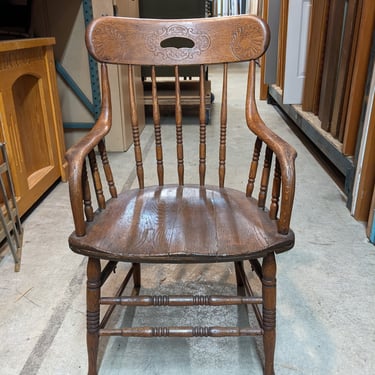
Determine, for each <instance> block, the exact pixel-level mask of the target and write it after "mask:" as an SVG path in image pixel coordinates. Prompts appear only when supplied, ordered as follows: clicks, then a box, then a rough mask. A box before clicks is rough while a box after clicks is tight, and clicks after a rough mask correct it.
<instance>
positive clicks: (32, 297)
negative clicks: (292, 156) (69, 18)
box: [0, 65, 375, 375]
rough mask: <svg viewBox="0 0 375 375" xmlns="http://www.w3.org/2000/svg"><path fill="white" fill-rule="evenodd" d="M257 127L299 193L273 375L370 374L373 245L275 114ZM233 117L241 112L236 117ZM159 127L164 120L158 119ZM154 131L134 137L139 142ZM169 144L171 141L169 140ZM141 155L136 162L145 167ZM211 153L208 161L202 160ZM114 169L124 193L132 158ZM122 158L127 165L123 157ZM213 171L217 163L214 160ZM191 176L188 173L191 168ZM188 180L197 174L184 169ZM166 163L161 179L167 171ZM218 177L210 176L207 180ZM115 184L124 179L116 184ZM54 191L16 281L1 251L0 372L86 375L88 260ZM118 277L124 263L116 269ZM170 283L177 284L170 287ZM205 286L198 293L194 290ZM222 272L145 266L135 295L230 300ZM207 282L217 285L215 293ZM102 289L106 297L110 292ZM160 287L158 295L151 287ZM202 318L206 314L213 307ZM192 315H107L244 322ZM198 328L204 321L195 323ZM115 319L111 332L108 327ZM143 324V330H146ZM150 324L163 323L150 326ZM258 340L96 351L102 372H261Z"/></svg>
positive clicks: (40, 211) (227, 315) (233, 156)
mask: <svg viewBox="0 0 375 375" xmlns="http://www.w3.org/2000/svg"><path fill="white" fill-rule="evenodd" d="M218 73H220V72H218V71H217V69H216V68H211V69H210V78H211V80H212V82H213V92H214V93H215V95H216V100H215V103H214V104H213V113H212V121H211V122H212V125H210V126H209V127H208V134H209V137H212V138H214V137H215V136H217V135H218V133H219V131H218V126H217V125H213V124H215V121H216V120H217V118H218V111H219V102H220V90H219V89H218V88H217V87H216V81H217V80H216V77H217V74H218ZM231 75H232V77H234V78H235V80H236V83H235V85H234V86H233V87H232V88H231V94H230V96H229V97H230V103H231V104H230V107H231V109H232V110H234V112H236V111H237V112H238V108H237V107H238V103H239V99H240V98H241V95H243V94H242V93H241V92H242V91H241V90H242V87H241V86H243V85H242V83H243V76H244V75H243V66H241V65H239V66H237V67H235V68H231ZM259 110H260V113H261V115H262V117H263V118H264V120H265V121H266V123H267V124H268V125H269V126H270V127H271V128H272V129H273V130H274V131H276V132H277V133H279V134H280V135H282V136H283V137H284V138H285V139H286V140H287V141H289V142H290V143H291V144H293V145H294V147H295V148H296V149H297V151H298V153H299V156H298V159H297V165H296V168H297V187H296V198H295V209H294V216H293V220H292V227H293V229H294V231H295V234H296V245H295V248H294V249H293V250H291V251H290V252H288V253H285V254H281V255H280V256H278V257H277V261H278V295H277V296H278V315H277V347H276V358H275V367H276V373H277V374H283V375H284V374H285V375H287V374H288V375H289V374H311V375H312V374H314V375H315V374H316V375H328V374H340V375H341V374H362V375H366V374H369V375H370V374H374V373H375V363H374V353H375V323H374V319H373V316H374V306H375V303H374V302H375V298H374V297H375V281H374V279H375V278H374V274H375V248H374V246H372V245H371V244H369V243H368V241H367V239H366V236H365V227H364V225H363V224H362V223H359V222H356V221H355V220H354V219H353V218H352V217H351V216H350V213H349V211H348V210H347V208H346V206H345V198H344V196H343V194H342V192H341V191H340V189H339V188H338V187H337V186H336V185H335V183H334V182H333V180H332V179H331V177H330V176H328V175H327V173H326V172H325V170H324V169H323V168H322V167H321V165H320V164H319V163H318V162H317V161H316V160H315V159H314V157H313V156H312V155H311V154H310V153H309V152H308V151H307V150H306V148H305V147H304V145H303V144H302V142H301V141H300V140H299V139H298V138H297V137H296V136H295V134H294V133H293V132H292V131H291V130H290V128H289V127H288V126H287V125H286V124H285V123H284V122H283V120H282V119H281V118H280V116H279V114H278V113H277V112H276V111H275V110H274V108H273V107H271V106H269V105H267V104H266V103H265V102H260V103H259ZM241 114H242V113H241ZM238 118H239V116H238V114H235V116H234V117H229V119H228V122H229V124H230V125H229V130H228V131H229V132H230V133H232V135H234V136H235V137H236V145H235V146H234V147H232V148H230V149H229V150H228V159H229V165H236V161H238V160H239V159H240V158H242V157H243V156H244V155H243V154H244V150H246V147H247V146H246V144H244V143H243V142H244V141H243V139H244V137H243V136H242V134H243V132H244V131H246V129H245V126H244V124H243V120H238ZM164 122H168V120H165V121H164ZM163 134H164V137H165V139H166V146H165V147H168V146H169V145H171V147H174V146H172V144H173V142H174V137H175V134H174V129H173V127H172V126H169V125H168V124H165V125H164V126H163ZM197 134H199V132H198V130H197V127H196V126H195V125H193V124H187V125H186V126H185V127H184V135H185V140H186V141H187V144H186V146H185V147H186V150H185V153H186V156H185V159H186V160H188V155H189V154H190V152H191V153H193V152H195V150H193V149H191V148H190V146H189V142H188V140H189V139H192V137H195V136H197ZM151 136H152V128H151V127H150V126H147V127H146V129H145V131H144V132H143V135H142V140H143V141H144V142H145V143H146V144H148V142H149V141H150V139H151ZM168 139H169V140H170V141H168ZM153 154H154V151H153V149H152V148H149V151H148V152H146V154H145V155H144V156H145V165H147V164H148V163H150V161H149V160H151V159H153ZM209 155H210V153H209ZM111 157H112V159H113V163H112V167H113V169H114V170H115V172H116V173H117V174H118V175H119V176H118V178H117V184H118V185H119V186H121V184H124V186H131V185H132V184H133V183H134V173H132V172H130V173H129V171H128V172H127V171H126V163H127V161H128V160H132V159H133V155H132V153H131V152H128V153H114V154H112V155H111ZM129 158H130V159H129ZM215 163H216V159H215ZM190 167H192V168H190ZM186 169H187V180H189V179H190V178H191V177H192V176H193V174H195V172H196V168H195V164H194V163H192V164H189V162H187V164H186ZM174 170H175V167H174V166H172V167H171V170H170V172H168V173H174ZM246 175H247V171H242V170H241V169H239V168H234V171H232V172H228V177H227V179H228V183H229V185H233V186H235V187H238V188H243V185H244V183H245V181H246ZM211 178H212V179H214V178H216V172H215V174H214V175H212V176H211V175H209V176H208V180H210V179H211ZM121 181H122V182H121ZM67 188H68V187H67V185H66V184H64V183H60V184H58V185H57V186H56V187H55V188H54V189H53V191H51V193H50V194H49V195H48V196H47V197H46V198H45V200H44V201H43V202H42V203H41V204H40V205H39V206H38V207H36V209H35V210H34V211H33V212H32V213H31V215H30V216H29V217H27V219H26V220H25V222H24V230H25V235H24V247H23V255H22V267H21V272H19V273H14V272H13V267H14V264H13V259H12V257H11V256H10V254H9V252H7V253H5V254H4V253H3V254H2V259H1V262H0V337H1V344H0V374H1V375H7V374H11V375H13V374H24V375H30V374H41V375H43V374H84V373H86V369H87V365H86V350H85V324H86V323H85V304H84V301H85V265H86V262H85V260H84V259H83V258H82V257H80V256H78V255H76V254H74V253H72V252H71V251H70V250H69V248H68V245H67V237H68V235H69V233H70V232H71V231H72V220H71V214H70V208H69V199H68V189H67ZM119 268H120V269H119V271H118V273H117V274H116V275H119V274H121V270H122V269H125V268H126V265H121V267H119ZM176 280H177V284H176V285H175V284H174V283H175V281H176ZM200 282H201V283H202V284H203V286H202V285H201V284H200ZM234 282H235V280H234V274H233V269H232V268H231V266H230V265H225V264H224V265H223V264H220V265H213V266H211V267H206V266H183V267H178V266H168V267H162V268H159V269H155V268H153V267H151V266H146V267H145V268H144V273H143V283H144V284H143V288H144V290H143V291H144V292H146V293H147V292H150V293H152V292H154V293H164V292H166V291H167V290H169V289H170V288H172V291H176V290H177V289H178V290H179V289H181V288H182V287H185V288H187V289H188V291H194V292H195V293H215V292H216V293H218V292H221V291H223V292H224V293H225V292H230V291H232V290H234V289H235V285H234ZM215 283H216V284H215ZM113 286H114V284H110V285H109V286H108V289H113ZM157 288H158V289H157ZM210 311H211V310H210ZM200 312H202V314H201V316H202V315H203V318H202V317H200V318H197V315H196V314H195V310H191V309H183V310H177V311H176V310H174V309H167V310H162V311H160V310H158V311H156V310H154V309H147V310H142V309H137V310H132V309H128V310H127V311H126V312H125V313H124V314H122V313H118V315H117V316H115V317H114V321H115V324H127V323H128V324H129V323H131V324H133V325H137V324H149V323H148V320H150V319H151V320H152V321H153V322H154V323H155V322H156V321H157V320H158V319H161V320H163V319H164V318H165V316H167V317H168V319H169V320H171V321H172V322H174V321H176V322H177V318H178V316H181V315H182V316H183V317H184V318H186V319H187V321H188V322H189V324H194V322H196V323H197V320H198V319H199V320H198V322H199V323H202V324H206V323H205V322H206V321H207V324H214V325H215V324H216V325H217V324H225V323H229V324H231V322H232V323H234V324H235V323H236V322H240V323H241V321H242V320H244V319H246V317H245V314H244V311H243V310H241V309H239V310H238V309H237V308H235V307H233V308H230V309H229V310H221V309H216V310H214V311H213V312H208V311H207V310H206V309H205V308H200ZM202 320H203V322H202ZM116 322H117V323H116ZM151 324H152V323H151ZM156 324H158V325H162V324H163V323H161V324H160V322H159V323H156ZM260 353H261V342H260V341H259V340H258V339H253V338H223V339H212V338H203V339H199V338H194V339H183V338H179V339H168V338H161V339H146V340H145V339H143V340H140V339H136V338H134V339H125V338H121V339H110V340H103V341H102V344H101V354H100V359H101V361H100V362H101V365H100V366H101V367H100V372H101V374H125V373H129V374H146V375H148V374H177V373H180V374H181V375H182V374H184V375H185V374H191V375H195V374H216V375H219V374H254V375H255V374H261V373H262V365H261V355H260Z"/></svg>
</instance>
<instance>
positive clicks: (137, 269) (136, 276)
mask: <svg viewBox="0 0 375 375" xmlns="http://www.w3.org/2000/svg"><path fill="white" fill-rule="evenodd" d="M133 267H134V272H133V281H134V288H136V289H139V288H140V287H141V265H140V263H133Z"/></svg>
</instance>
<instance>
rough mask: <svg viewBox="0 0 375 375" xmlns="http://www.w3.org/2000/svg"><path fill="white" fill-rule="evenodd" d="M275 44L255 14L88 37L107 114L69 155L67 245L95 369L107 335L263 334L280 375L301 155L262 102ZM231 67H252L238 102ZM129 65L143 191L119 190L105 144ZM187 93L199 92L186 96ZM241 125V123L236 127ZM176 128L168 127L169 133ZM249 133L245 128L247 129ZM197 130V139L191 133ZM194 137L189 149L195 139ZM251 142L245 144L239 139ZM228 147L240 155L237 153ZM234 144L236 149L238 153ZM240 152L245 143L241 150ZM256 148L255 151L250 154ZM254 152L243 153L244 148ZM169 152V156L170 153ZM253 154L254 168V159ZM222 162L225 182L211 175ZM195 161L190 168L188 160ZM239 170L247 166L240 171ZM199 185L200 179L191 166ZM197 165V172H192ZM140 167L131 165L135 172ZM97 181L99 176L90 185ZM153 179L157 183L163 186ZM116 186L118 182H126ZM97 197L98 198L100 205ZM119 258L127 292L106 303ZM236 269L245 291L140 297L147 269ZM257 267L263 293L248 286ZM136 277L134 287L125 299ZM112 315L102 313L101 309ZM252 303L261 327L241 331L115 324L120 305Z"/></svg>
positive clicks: (150, 23) (92, 30)
mask: <svg viewBox="0 0 375 375" xmlns="http://www.w3.org/2000/svg"><path fill="white" fill-rule="evenodd" d="M268 43H269V30H268V26H267V25H266V23H265V22H264V21H263V20H261V19H260V18H257V17H255V16H250V15H241V16H233V17H220V18H198V19H178V20H177V19H176V20H173V19H172V20H171V19H168V20H157V19H152V20H151V19H135V18H134V19H133V18H121V17H101V18H98V19H96V20H94V21H93V22H92V23H91V24H90V25H89V26H88V28H87V31H86V45H87V48H88V51H89V53H90V54H91V55H92V56H93V57H94V58H95V59H96V60H97V61H98V62H99V63H100V64H101V81H102V110H101V114H100V116H99V118H98V120H97V121H96V124H95V125H94V127H93V128H92V129H91V131H90V132H89V133H88V134H87V135H85V136H84V137H83V139H81V140H80V141H79V142H78V143H77V144H76V145H75V146H73V147H71V148H70V149H69V150H68V152H67V154H66V158H67V160H68V162H69V172H70V175H69V192H70V200H71V207H72V212H73V220H74V227H75V230H74V232H73V233H72V234H71V235H70V237H69V246H70V248H71V249H72V250H73V251H74V252H76V253H78V254H81V255H84V256H87V257H88V266H87V350H88V373H89V374H96V373H97V372H98V369H97V362H98V358H97V357H98V346H99V338H100V337H101V336H112V335H114V336H138V337H155V336H181V337H193V336H212V337H222V336H244V335H251V336H252V335H261V336H263V343H264V374H267V375H271V374H274V350H275V332H276V261H275V255H276V254H278V253H282V252H284V251H287V250H289V249H291V248H292V247H293V246H294V234H293V231H292V230H291V229H290V227H289V226H290V219H291V213H292V207H293V199H294V185H295V172H294V160H295V157H296V152H295V150H294V149H293V147H292V146H290V145H289V144H288V143H286V142H285V141H283V140H282V139H281V138H280V137H279V136H278V135H276V134H275V133H274V132H273V131H271V130H270V129H269V128H268V127H267V126H266V125H265V123H264V122H263V121H262V119H261V117H260V115H259V113H258V110H257V106H256V100H255V71H256V60H257V59H259V57H261V56H262V55H263V54H264V52H265V50H266V48H267V46H268ZM234 63H243V64H244V63H246V64H248V75H247V84H246V87H247V88H246V92H245V93H244V95H243V101H242V102H243V103H238V102H236V103H233V100H232V101H231V96H230V95H229V94H228V90H229V87H230V84H229V81H230V74H229V71H230V68H231V66H232V65H234ZM109 64H117V65H126V66H127V77H126V79H124V81H126V82H127V84H128V94H129V111H130V113H129V115H130V119H131V127H132V135H133V150H134V158H135V167H134V170H135V172H136V176H137V180H138V186H137V187H135V188H130V189H124V190H123V191H121V193H118V192H117V190H116V186H115V182H114V181H115V179H114V173H112V170H111V167H110V162H109V158H110V155H109V156H108V155H107V151H106V146H105V141H104V138H105V136H106V135H107V134H108V133H109V132H110V130H111V125H112V104H111V93H110V87H109V78H108V65H109ZM212 64H221V65H222V66H223V67H222V72H223V77H222V89H221V93H220V94H221V104H220V106H221V107H220V111H219V120H218V124H217V125H215V124H211V125H210V127H214V126H217V128H218V137H217V140H216V151H215V152H213V151H212V150H213V148H212V145H211V143H212V141H213V139H212V138H213V137H211V136H210V135H211V132H208V130H211V129H209V128H208V127H207V103H208V102H210V100H211V92H210V91H208V90H207V76H208V73H207V72H208V69H210V66H211V65H212ZM191 65H193V66H198V67H199V69H198V71H199V73H198V77H197V78H196V83H197V85H196V87H197V95H198V96H199V101H198V106H199V113H198V119H197V122H198V123H199V124H198V125H197V127H194V126H193V125H189V126H192V127H194V129H195V128H196V129H197V137H196V143H197V146H196V149H197V156H196V159H195V161H194V162H192V161H191V160H190V159H189V160H188V159H186V160H185V158H190V151H191V146H190V145H191V143H192V142H194V140H193V139H191V136H189V137H188V139H187V138H186V135H185V136H184V133H185V132H188V129H186V127H185V126H184V125H183V124H184V118H185V116H184V113H185V112H184V111H185V106H186V105H188V104H189V103H190V102H189V101H190V100H192V99H191V97H190V96H191V95H192V94H189V93H188V94H186V92H185V83H186V82H185V81H186V77H185V76H184V74H185V73H184V72H185V70H184V69H185V68H186V67H187V66H191ZM138 66H149V72H150V74H149V75H150V77H146V78H145V77H144V79H145V80H146V79H147V80H150V88H151V104H152V118H153V126H154V142H155V158H156V161H155V163H154V164H153V165H154V166H153V168H154V170H153V171H152V172H150V171H149V164H150V163H149V162H148V161H147V160H146V158H147V157H148V153H147V150H145V149H142V143H143V142H142V137H141V132H140V126H139V125H140V124H139V119H138V116H137V106H138V105H137V98H136V90H135V86H136V84H137V82H136V79H137V77H138V76H137V74H135V72H136V70H137V69H138ZM160 67H169V68H171V69H172V70H171V72H172V73H171V76H170V77H168V80H169V82H168V87H172V89H169V91H168V95H169V96H172V95H173V97H174V100H173V103H174V104H173V107H174V108H173V109H174V119H175V134H174V136H173V137H174V138H175V141H176V142H175V147H174V148H173V149H172V150H171V148H170V147H169V146H170V138H168V139H166V138H165V137H164V129H163V126H162V125H161V114H160V107H161V106H162V105H163V104H165V96H163V95H164V94H165V92H163V91H165V90H163V88H165V87H164V86H163V85H164V84H165V82H161V80H160V77H159V76H158V69H159V68H160ZM189 95H190V96H189ZM233 104H235V106H237V107H238V106H239V105H243V112H242V113H243V115H244V120H243V123H244V128H246V127H247V128H248V129H247V131H246V133H247V134H248V136H249V142H250V141H252V142H253V143H254V147H253V148H252V151H251V150H250V149H243V150H241V153H242V155H241V158H240V159H239V160H240V161H238V162H236V165H233V163H232V162H230V160H229V159H227V154H229V150H233V146H231V145H232V143H233V140H231V137H230V130H231V121H230V120H229V119H230V109H231V108H232V107H233ZM237 125H239V124H237ZM169 129H171V128H170V126H169ZM245 130H246V129H245ZM188 134H190V133H188ZM187 140H188V141H189V143H187ZM241 145H242V143H241ZM229 147H232V149H230V148H229ZM234 147H236V144H235V145H234ZM241 147H242V146H241ZM246 147H247V146H246ZM246 147H245V148H246ZM170 154H172V155H170ZM246 154H249V158H248V160H246V157H245V155H246ZM213 155H216V156H215V157H216V167H214V168H215V169H216V172H215V174H216V176H217V178H216V179H213V178H212V174H211V173H210V171H211V169H212V163H211V160H212V157H213ZM171 158H173V159H174V165H175V166H176V172H175V174H174V177H173V173H170V172H169V166H170V164H171ZM187 160H188V161H187ZM240 162H241V163H242V162H243V164H244V169H243V170H244V171H245V172H244V178H243V180H244V181H245V185H244V186H243V187H241V186H230V184H231V183H232V181H231V178H230V177H228V176H230V175H231V174H230V173H233V172H231V171H232V170H233V169H235V171H236V172H235V173H237V171H242V169H241V168H242V167H241V166H240V165H239V164H240ZM237 163H238V164H237ZM192 164H194V165H195V166H196V174H195V175H196V178H195V179H194V180H193V181H191V176H192V174H193V173H192V170H191V165H192ZM194 168H195V167H194ZM131 170H132V168H129V173H130V172H131ZM90 175H91V177H90ZM152 176H155V178H154V181H153V182H152V183H150V181H151V180H152V178H153V177H152ZM117 183H119V182H117ZM94 199H95V202H94V201H93V200H94ZM119 262H123V263H129V268H128V270H127V272H126V274H125V275H124V281H123V282H122V284H121V286H120V288H119V290H118V291H117V293H116V294H115V295H114V296H103V295H102V292H101V289H102V286H103V285H104V284H105V283H106V281H107V279H109V278H110V276H111V273H112V271H114V270H115V268H116V267H117V264H118V263H119ZM217 262H232V263H233V265H234V270H235V275H236V282H237V287H238V289H237V291H238V293H237V295H231V296H228V295H224V296H221V295H218V296H211V295H192V296H188V295H173V294H171V295H168V296H165V295H163V296H158V295H155V296H150V295H142V294H141V291H142V289H141V264H142V263H155V265H154V266H155V267H162V264H163V263H178V264H182V265H183V264H186V263H194V264H196V263H217ZM250 268H251V269H252V271H254V274H255V275H256V276H257V277H255V278H253V279H258V282H259V288H256V287H255V288H254V287H253V286H252V285H250V281H249V279H250V278H249V277H248V274H249V273H250V272H251V270H250ZM131 280H133V284H134V288H133V291H132V293H131V294H130V295H129V296H125V295H124V290H125V288H126V286H127V285H128V284H129V283H130V281H131ZM102 305H106V306H107V310H106V311H105V312H104V314H103V315H102V314H101V306H102ZM195 305H208V306H218V305H224V306H226V305H251V306H252V308H253V311H254V313H255V317H256V321H257V323H258V325H257V327H252V326H250V327H233V326H228V327H226V326H217V325H213V326H208V327H200V326H199V327H195V326H186V325H181V326H177V327H176V326H173V327H170V326H159V327H122V328H108V327H107V325H108V323H109V317H110V316H111V314H112V312H113V310H114V308H115V307H116V306H140V307H142V308H143V307H145V308H146V307H147V306H195Z"/></svg>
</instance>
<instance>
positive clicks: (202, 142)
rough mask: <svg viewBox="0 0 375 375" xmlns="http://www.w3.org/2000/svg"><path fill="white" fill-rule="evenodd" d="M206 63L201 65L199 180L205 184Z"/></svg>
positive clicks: (201, 183)
mask: <svg viewBox="0 0 375 375" xmlns="http://www.w3.org/2000/svg"><path fill="white" fill-rule="evenodd" d="M204 83H205V74H204V65H201V66H200V77H199V123H200V126H199V182H200V185H201V186H203V185H204V181H205V177H206V105H205V87H204Z"/></svg>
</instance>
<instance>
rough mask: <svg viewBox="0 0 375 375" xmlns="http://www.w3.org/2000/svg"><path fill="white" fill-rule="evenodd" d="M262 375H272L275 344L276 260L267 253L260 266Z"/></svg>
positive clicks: (272, 254)
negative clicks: (261, 273)
mask: <svg viewBox="0 0 375 375" xmlns="http://www.w3.org/2000/svg"><path fill="white" fill-rule="evenodd" d="M262 271H263V278H262V292H263V330H264V335H263V346H264V359H265V360H264V375H274V373H275V371H274V355H275V343H276V260H275V254H274V253H269V254H267V255H266V256H265V257H264V258H263V264H262Z"/></svg>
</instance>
